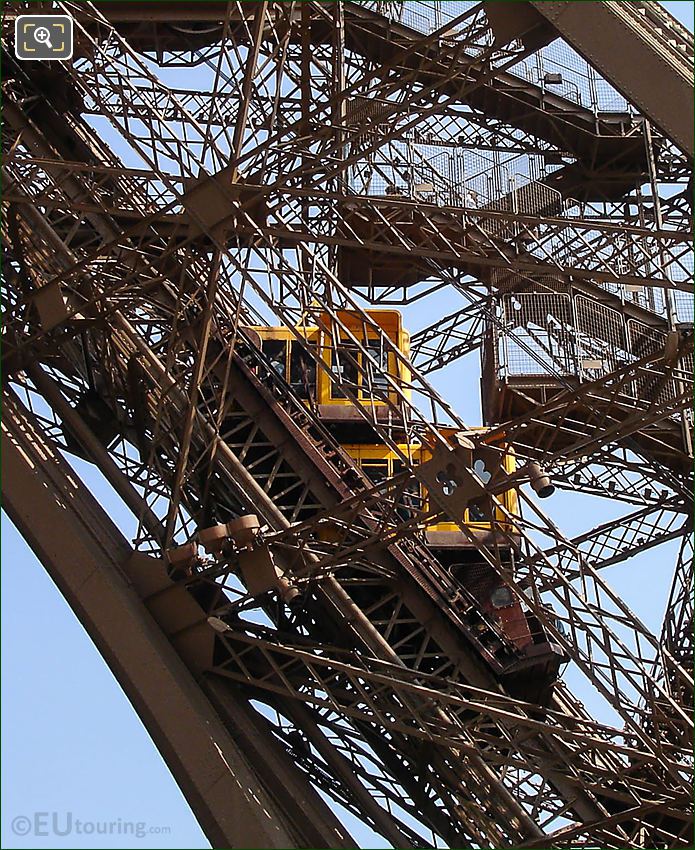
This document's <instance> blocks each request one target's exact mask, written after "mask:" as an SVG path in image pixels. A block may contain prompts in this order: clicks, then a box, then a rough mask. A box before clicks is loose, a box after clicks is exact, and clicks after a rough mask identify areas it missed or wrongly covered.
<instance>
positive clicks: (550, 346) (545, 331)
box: [500, 292, 576, 377]
mask: <svg viewBox="0 0 695 850" xmlns="http://www.w3.org/2000/svg"><path fill="white" fill-rule="evenodd" d="M503 313H504V323H505V331H504V333H503V334H502V337H501V340H500V343H501V350H500V361H501V368H502V370H503V371H504V372H506V374H507V375H508V376H521V375H529V376H530V375H547V376H548V377H551V376H559V375H572V374H575V373H576V358H575V352H574V347H575V346H574V339H573V335H572V331H571V325H572V303H571V300H570V297H569V295H561V294H558V293H554V292H553V293H549V292H544V293H537V292H533V293H518V294H510V295H505V296H504V299H503Z"/></svg>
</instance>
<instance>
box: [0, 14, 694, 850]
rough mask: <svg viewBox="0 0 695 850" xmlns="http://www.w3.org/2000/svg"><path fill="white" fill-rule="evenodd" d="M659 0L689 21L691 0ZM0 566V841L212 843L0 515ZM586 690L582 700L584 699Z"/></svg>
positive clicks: (583, 523)
mask: <svg viewBox="0 0 695 850" xmlns="http://www.w3.org/2000/svg"><path fill="white" fill-rule="evenodd" d="M663 5H665V6H666V7H667V8H668V9H669V11H671V13H672V14H674V15H675V16H676V17H678V18H679V19H680V20H681V21H682V22H683V23H684V24H685V25H686V26H688V27H689V28H690V29H691V30H692V29H693V4H692V2H690V0H676V1H675V2H666V3H664V4H663ZM472 365H473V364H471V366H472ZM471 377H472V380H473V382H474V386H476V390H475V392H473V393H471V394H470V395H469V396H468V397H467V398H464V397H461V398H452V399H451V400H452V401H453V402H454V403H455V405H456V407H457V409H459V411H460V412H461V413H462V415H463V416H464V418H467V419H469V421H471V423H474V422H476V421H477V417H476V416H475V414H474V413H473V411H474V409H475V408H476V406H477V370H476V371H475V374H474V372H473V370H471ZM458 385H459V387H460V386H462V382H461V381H459V382H458ZM440 389H442V390H443V392H444V394H445V395H448V396H451V395H452V391H453V390H454V388H453V387H452V386H450V385H449V386H447V384H446V382H443V385H442V386H440ZM447 390H448V392H447ZM478 415H479V414H478ZM71 462H73V464H74V466H75V467H76V468H77V470H78V472H80V473H81V474H82V475H83V476H84V478H85V480H86V481H87V482H88V483H89V485H90V486H91V487H92V488H93V490H94V491H95V492H97V493H99V492H103V485H102V484H101V482H100V481H99V478H98V476H97V475H96V474H95V473H94V471H93V469H92V468H91V467H89V466H88V465H87V464H83V463H81V462H79V461H71ZM582 504H583V505H584V507H582ZM582 504H580V503H578V502H577V501H576V500H573V498H572V496H571V494H562V496H559V497H557V501H555V504H554V505H553V510H552V512H551V513H552V515H553V517H554V518H556V519H557V520H558V521H559V523H560V525H561V526H562V527H563V529H564V530H565V531H567V532H569V533H572V532H573V531H575V530H579V529H584V528H587V527H590V526H591V525H593V524H597V523H598V522H601V521H604V520H605V519H607V509H606V506H605V505H603V504H601V506H600V508H599V507H598V506H596V507H595V508H594V510H600V511H601V512H600V514H599V513H597V515H596V516H595V517H589V516H586V514H585V513H584V514H583V515H582V512H583V511H585V510H586V507H585V506H586V502H584V503H582ZM114 514H115V515H114ZM112 515H114V519H115V520H116V521H117V522H119V524H120V525H121V527H122V528H123V530H124V532H125V533H126V534H128V533H129V531H130V528H131V526H132V520H131V518H130V516H129V515H128V514H127V513H126V512H125V511H123V512H122V513H119V508H118V506H115V507H114V509H113V512H112ZM656 552H657V553H658V555H651V556H650V555H649V554H647V555H646V556H645V557H643V558H642V559H641V560H639V561H637V562H635V563H633V564H631V567H630V572H629V575H620V574H618V573H617V571H616V574H615V580H614V585H615V586H616V587H617V589H618V590H620V591H621V592H622V593H624V594H625V597H626V599H627V600H628V601H629V603H630V604H631V605H633V606H634V607H635V609H636V610H638V611H639V613H640V615H641V616H642V617H643V618H644V619H645V620H646V621H647V624H648V625H649V626H651V627H652V628H654V629H656V628H658V623H659V620H660V617H661V614H662V609H663V599H660V598H655V600H654V602H650V601H649V597H651V594H652V593H653V591H654V582H650V581H649V578H650V575H651V574H652V573H653V572H654V570H655V569H656V568H657V567H658V566H659V565H660V564H655V563H654V559H655V558H657V559H659V560H660V562H661V563H663V560H661V559H666V558H668V560H667V562H666V563H667V564H668V563H672V555H673V549H672V548H669V547H667V546H664V547H660V548H659V549H658V550H656ZM2 565H3V570H2V662H3V667H2V670H3V712H2V746H3V753H4V759H3V763H2V778H3V787H2V823H1V827H2V833H1V844H2V847H4V848H43V847H46V848H48V847H50V848H55V847H61V846H62V847H86V848H101V847H118V848H131V847H134V848H150V847H151V848H157V847H162V848H169V847H190V848H198V847H209V846H210V845H209V843H208V842H207V840H206V838H205V836H204V835H203V833H202V832H201V830H200V827H199V826H198V824H197V822H196V821H195V818H194V817H193V815H192V813H191V811H190V809H189V808H188V805H187V803H186V801H185V800H184V798H183V795H182V794H181V792H180V791H179V789H178V787H177V785H176V783H175V782H174V780H173V779H172V777H171V775H170V774H169V771H168V769H167V767H166V765H165V764H164V762H163V760H162V758H161V756H160V755H159V753H158V752H157V750H156V749H155V747H154V745H153V744H152V742H151V740H150V739H149V736H148V735H147V732H146V731H145V729H144V728H143V726H142V724H141V722H140V720H139V718H138V717H137V715H136V713H135V711H134V710H133V708H132V706H131V705H130V703H129V702H128V700H127V699H126V697H125V696H124V694H123V692H122V691H121V689H120V687H119V686H118V684H117V683H116V681H115V679H114V678H113V676H112V674H111V672H110V671H109V670H108V668H107V667H106V665H105V664H104V662H103V661H102V659H101V657H100V655H99V654H98V652H97V651H96V649H95V648H94V646H93V645H92V643H91V641H90V640H89V638H88V637H87V635H86V633H85V632H84V630H83V628H82V626H81V625H80V624H79V622H78V621H77V619H76V618H75V616H74V615H73V613H72V611H71V610H70V609H69V607H68V606H67V605H66V603H65V601H64V600H63V598H62V596H61V595H60V593H59V592H58V590H57V589H56V588H55V586H54V585H53V583H52V582H51V580H50V579H49V578H48V575H47V574H46V573H45V571H44V570H43V568H42V567H41V566H40V564H39V563H38V562H37V560H36V558H35V557H34V556H33V554H32V552H31V551H30V549H29V548H28V546H27V545H26V544H25V543H24V541H23V540H22V538H21V537H20V535H19V534H18V533H17V531H16V529H15V528H14V527H13V525H12V524H11V522H10V521H9V520H8V519H7V517H6V516H5V515H4V514H3V517H2ZM663 593H665V589H664V590H663V592H662V594H661V595H662V596H663ZM587 698H588V701H589V704H590V700H591V696H590V695H588V697H587ZM54 812H55V813H57V817H58V821H57V827H58V828H59V829H62V830H63V831H64V830H65V828H66V826H67V825H68V819H69V818H70V817H71V818H72V834H70V835H69V836H67V837H64V838H60V837H58V836H56V835H47V836H46V837H43V838H42V837H40V836H36V835H29V836H26V837H22V836H20V835H17V834H16V832H17V831H19V832H22V831H25V830H26V824H27V822H26V821H24V820H22V818H26V817H28V818H30V819H31V821H32V823H31V831H32V832H33V831H34V827H35V826H36V825H38V826H41V825H42V824H46V829H45V831H46V832H49V831H51V823H50V817H51V814H52V813H54ZM42 813H46V817H47V818H48V823H46V820H45V819H44V818H43V814H42ZM35 817H38V820H34V819H35ZM77 820H80V821H82V822H83V826H82V830H83V833H82V834H81V835H79V834H76V829H77V825H76V821H77ZM97 822H111V823H114V824H115V827H114V831H115V833H116V834H114V835H113V836H111V837H108V836H103V835H100V836H91V835H89V834H88V833H89V831H90V827H91V828H94V829H96V824H97ZM13 824H14V825H15V827H16V830H15V831H13ZM92 825H94V826H93V827H92ZM347 826H348V828H350V829H351V830H352V832H353V835H354V836H355V838H356V839H357V840H358V841H359V840H362V841H363V842H364V843H365V844H367V846H369V845H371V846H377V844H376V842H375V841H373V840H371V839H370V837H369V834H368V833H366V832H364V831H361V830H360V829H359V828H357V829H356V828H355V827H354V824H353V823H350V822H348V823H347ZM119 831H120V835H119V834H118V833H119ZM133 831H136V832H137V833H138V834H137V835H133V834H132V832H133ZM380 846H384V845H383V842H382V843H380Z"/></svg>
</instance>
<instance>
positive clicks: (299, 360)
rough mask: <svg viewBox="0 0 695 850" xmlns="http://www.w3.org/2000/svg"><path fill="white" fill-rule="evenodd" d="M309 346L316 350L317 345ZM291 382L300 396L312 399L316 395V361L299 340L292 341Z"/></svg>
mask: <svg viewBox="0 0 695 850" xmlns="http://www.w3.org/2000/svg"><path fill="white" fill-rule="evenodd" d="M309 348H310V349H311V350H312V351H314V349H315V348H316V346H315V345H310V346H309ZM290 384H291V385H292V389H293V390H294V391H295V392H296V393H297V394H298V395H299V397H300V398H305V399H310V398H314V397H315V395H316V361H315V360H314V359H313V358H312V356H311V354H310V353H309V352H307V351H305V350H304V349H303V348H302V346H301V345H300V344H299V343H298V342H297V340H292V341H291V342H290Z"/></svg>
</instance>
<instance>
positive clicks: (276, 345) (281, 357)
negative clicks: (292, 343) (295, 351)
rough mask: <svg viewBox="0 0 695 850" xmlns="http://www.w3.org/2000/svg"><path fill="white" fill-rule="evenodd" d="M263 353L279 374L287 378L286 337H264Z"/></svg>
mask: <svg viewBox="0 0 695 850" xmlns="http://www.w3.org/2000/svg"><path fill="white" fill-rule="evenodd" d="M263 353H264V354H265V355H266V357H267V358H268V360H270V365H271V366H272V367H273V369H275V371H276V372H277V373H278V375H281V376H282V377H283V378H285V380H286V379H287V343H286V342H285V340H284V339H264V340H263Z"/></svg>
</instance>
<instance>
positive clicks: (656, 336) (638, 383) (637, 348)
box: [627, 319, 692, 402]
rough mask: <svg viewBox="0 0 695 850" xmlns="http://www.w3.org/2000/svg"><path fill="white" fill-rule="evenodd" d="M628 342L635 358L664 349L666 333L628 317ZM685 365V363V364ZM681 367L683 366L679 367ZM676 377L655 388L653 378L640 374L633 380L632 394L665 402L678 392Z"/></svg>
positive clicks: (647, 399) (648, 399)
mask: <svg viewBox="0 0 695 850" xmlns="http://www.w3.org/2000/svg"><path fill="white" fill-rule="evenodd" d="M627 334H628V342H629V346H630V353H631V354H632V356H633V358H634V359H635V360H640V359H641V358H643V357H648V356H649V355H652V354H658V353H660V352H662V351H663V350H664V346H665V344H666V334H665V333H664V332H663V331H661V330H659V329H658V328H652V327H650V326H649V325H646V324H644V322H639V321H637V320H636V319H630V320H629V321H628V323H627ZM689 359H690V361H691V362H690V372H689V374H692V356H690V357H689ZM686 365H687V364H686ZM681 368H683V367H681ZM677 384H678V381H677V379H674V380H671V381H669V383H668V384H667V385H666V386H661V385H660V386H659V388H658V389H657V388H655V385H654V380H653V379H652V378H651V377H650V376H649V375H640V376H639V377H638V378H637V379H636V380H635V381H634V395H635V397H636V398H640V399H644V400H646V401H651V402H665V401H668V400H669V399H671V398H675V396H676V395H677V394H678V392H679V387H678V385H677Z"/></svg>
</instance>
